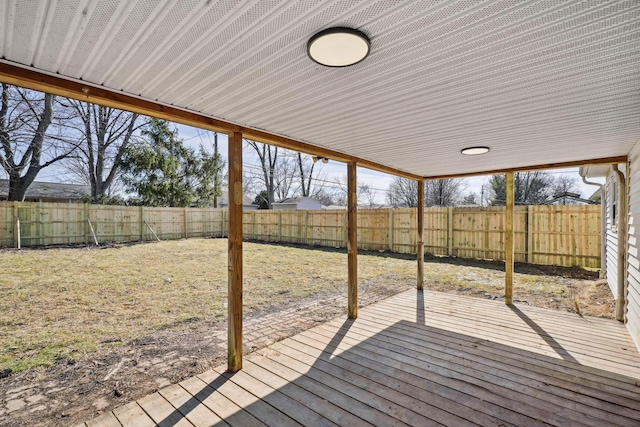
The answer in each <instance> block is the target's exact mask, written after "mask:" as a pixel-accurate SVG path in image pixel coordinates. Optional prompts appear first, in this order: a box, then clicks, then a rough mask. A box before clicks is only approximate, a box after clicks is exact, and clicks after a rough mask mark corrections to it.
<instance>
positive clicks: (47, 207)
mask: <svg viewBox="0 0 640 427" xmlns="http://www.w3.org/2000/svg"><path fill="white" fill-rule="evenodd" d="M416 214H417V212H416V209H360V210H358V245H359V248H361V249H365V250H380V251H391V252H397V253H415V250H416V233H415V230H416V224H417V218H416ZM226 218H227V213H226V209H213V208H202V209H199V208H151V207H130V206H103V205H84V204H66V203H13V202H0V246H5V247H7V246H9V247H10V246H13V247H16V246H17V243H18V233H17V230H18V221H17V220H18V219H19V223H20V226H19V228H20V241H21V244H22V245H24V246H38V245H56V244H76V243H91V242H92V241H93V235H92V231H91V226H92V227H93V229H94V231H95V235H96V238H97V240H98V241H99V242H113V241H117V242H128V241H146V240H154V239H155V237H154V235H153V233H152V231H151V230H153V231H154V232H155V233H156V234H157V235H158V237H159V238H160V239H162V240H167V239H181V238H189V237H207V236H211V237H224V236H226ZM89 222H91V226H90V225H89ZM424 224H425V239H424V240H425V253H429V254H433V255H449V256H457V257H463V258H480V259H492V260H503V259H504V240H503V229H504V207H488V208H467V207H464V208H463V207H453V208H451V207H449V208H427V209H425V221H424ZM243 225H244V227H243V228H244V236H245V239H249V240H262V241H271V242H287V243H299V244H305V245H317V246H328V247H334V248H343V247H345V246H346V236H347V217H346V211H345V210H324V211H302V210H300V211H289V210H282V211H245V212H244V220H243ZM514 229H515V260H516V261H517V262H529V263H535V264H550V265H563V266H574V265H575V266H581V267H588V268H599V267H600V244H601V242H600V206H517V207H516V208H515V220H514Z"/></svg>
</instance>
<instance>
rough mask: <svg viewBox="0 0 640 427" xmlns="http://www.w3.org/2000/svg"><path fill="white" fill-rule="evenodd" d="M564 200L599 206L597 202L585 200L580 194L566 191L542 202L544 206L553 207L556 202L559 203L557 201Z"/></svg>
mask: <svg viewBox="0 0 640 427" xmlns="http://www.w3.org/2000/svg"><path fill="white" fill-rule="evenodd" d="M562 199H571V200H575V201H576V202H580V203H584V204H588V205H593V204H597V202H596V201H595V200H591V199H583V198H582V197H580V194H578V193H572V192H570V191H564V192H562V193H556V194H554V195H553V197H552V198H550V199H549V200H545V201H544V202H542V204H543V205H552V204H553V203H554V202H557V201H559V200H562Z"/></svg>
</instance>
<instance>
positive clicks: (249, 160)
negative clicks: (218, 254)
mask: <svg viewBox="0 0 640 427" xmlns="http://www.w3.org/2000/svg"><path fill="white" fill-rule="evenodd" d="M176 127H177V129H178V133H179V137H180V138H181V139H183V141H184V142H185V144H186V145H189V146H191V147H194V148H197V147H199V146H200V145H201V144H202V145H203V146H204V147H205V149H207V150H208V151H213V133H212V132H209V131H204V130H201V129H197V128H194V127H190V126H183V125H176ZM227 147H228V145H227V136H226V135H225V134H218V149H219V151H220V153H221V155H222V157H223V158H224V159H225V161H226V159H227ZM259 165H260V162H259V159H258V156H257V155H256V153H255V152H254V151H253V149H251V148H247V147H245V149H244V151H243V168H244V169H245V170H249V169H251V168H259ZM318 165H319V167H320V168H319V169H316V170H319V172H320V173H321V174H323V175H326V180H327V181H329V182H328V183H326V184H325V185H326V186H332V185H333V184H332V183H333V182H334V180H335V179H340V178H343V177H344V176H345V175H346V174H347V165H346V164H345V163H341V162H337V161H329V163H327V164H324V163H319V164H318ZM316 168H318V167H317V166H316ZM254 170H255V169H254ZM3 172H4V171H2V170H1V169H0V178H6V174H4V173H3ZM548 172H549V173H551V174H554V175H556V176H557V175H568V176H571V177H573V178H575V182H576V184H577V185H578V188H579V192H580V193H581V195H582V196H583V197H586V198H588V197H589V196H591V194H593V193H594V192H595V191H596V189H597V187H595V186H592V185H587V184H584V183H583V182H582V179H581V178H580V175H579V174H578V168H570V169H554V170H550V171H548ZM357 175H358V182H359V183H364V184H368V185H369V186H370V187H371V188H372V189H374V190H375V192H376V199H375V202H376V203H380V204H384V203H385V194H386V190H387V188H388V187H389V184H390V183H391V181H392V179H393V176H392V175H389V174H385V173H381V172H376V171H373V170H369V169H365V168H358V169H357ZM489 178H490V176H488V175H487V176H476V177H467V178H464V179H465V186H466V189H465V190H464V193H463V194H464V195H467V194H469V193H472V192H473V193H476V194H477V195H478V196H481V194H482V187H483V185H485V184H486V183H487V182H488V180H489ZM36 180H38V181H48V182H67V183H77V178H76V177H75V176H74V175H73V174H70V173H69V172H68V171H65V170H64V169H62V168H60V167H57V166H55V165H54V166H50V167H48V168H46V169H44V170H42V171H41V172H40V174H39V175H38V177H37V178H36ZM591 181H595V182H600V183H604V178H602V179H592V180H591ZM334 186H335V185H334ZM247 195H248V196H249V197H251V198H253V197H254V196H255V194H247Z"/></svg>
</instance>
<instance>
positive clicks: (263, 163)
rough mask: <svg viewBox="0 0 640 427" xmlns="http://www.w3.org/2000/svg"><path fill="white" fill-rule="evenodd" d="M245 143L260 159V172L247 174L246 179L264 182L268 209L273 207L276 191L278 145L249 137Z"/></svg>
mask: <svg viewBox="0 0 640 427" xmlns="http://www.w3.org/2000/svg"><path fill="white" fill-rule="evenodd" d="M244 141H245V143H246V144H247V145H248V146H249V147H251V148H253V149H254V150H255V152H256V154H257V155H258V158H259V159H260V167H261V169H262V170H261V173H260V174H259V175H258V176H256V175H255V174H251V175H247V179H255V178H258V179H259V180H261V181H262V183H263V184H264V188H265V189H266V191H267V197H268V200H267V205H268V207H269V209H271V208H272V207H273V202H274V201H275V192H276V164H277V162H278V147H273V146H271V145H268V144H262V143H260V142H257V141H253V140H251V139H245V140H244Z"/></svg>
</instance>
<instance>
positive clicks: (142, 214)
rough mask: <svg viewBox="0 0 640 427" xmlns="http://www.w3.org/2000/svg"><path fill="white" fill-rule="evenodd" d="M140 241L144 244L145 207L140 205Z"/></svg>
mask: <svg viewBox="0 0 640 427" xmlns="http://www.w3.org/2000/svg"><path fill="white" fill-rule="evenodd" d="M140 241H141V242H144V206H142V205H140Z"/></svg>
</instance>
